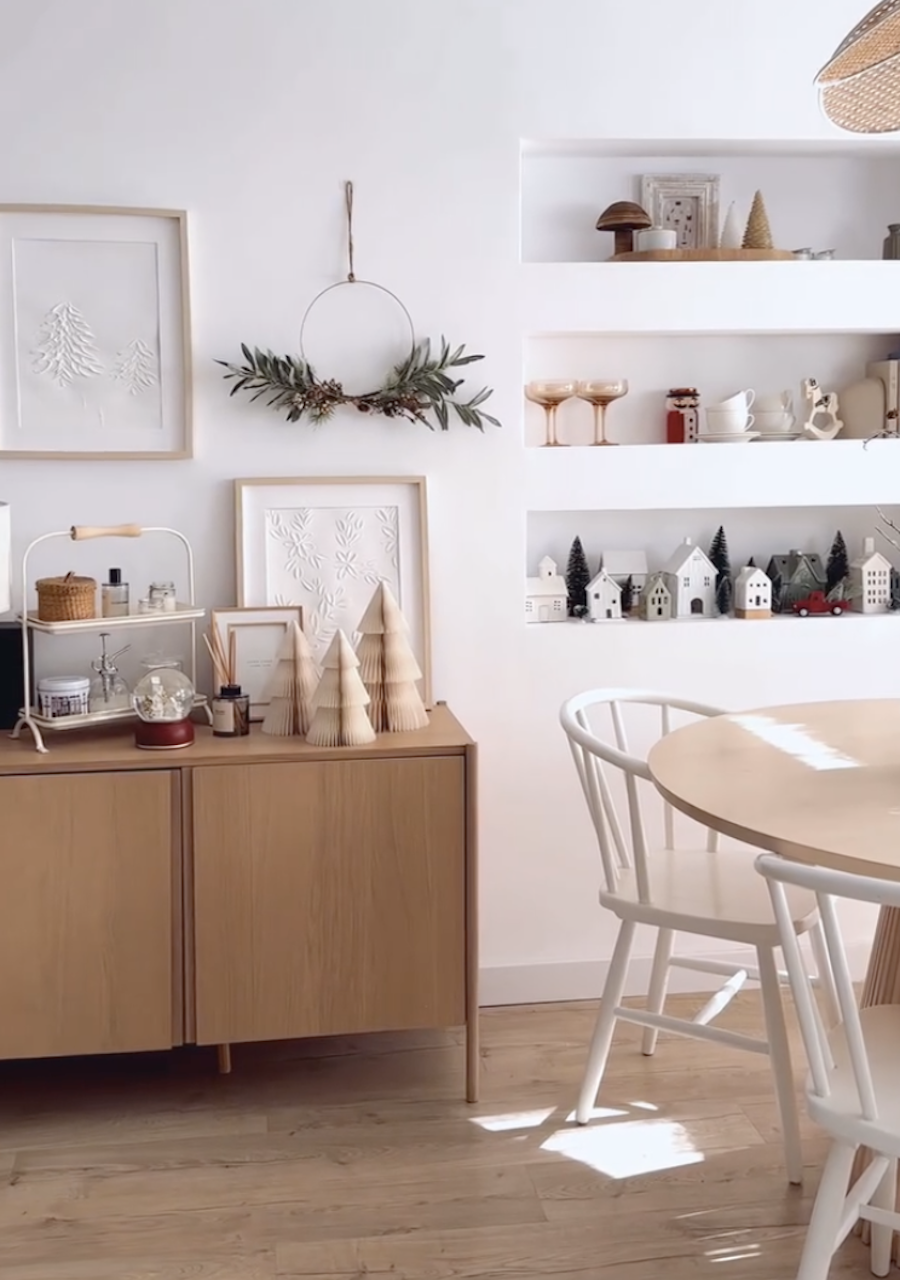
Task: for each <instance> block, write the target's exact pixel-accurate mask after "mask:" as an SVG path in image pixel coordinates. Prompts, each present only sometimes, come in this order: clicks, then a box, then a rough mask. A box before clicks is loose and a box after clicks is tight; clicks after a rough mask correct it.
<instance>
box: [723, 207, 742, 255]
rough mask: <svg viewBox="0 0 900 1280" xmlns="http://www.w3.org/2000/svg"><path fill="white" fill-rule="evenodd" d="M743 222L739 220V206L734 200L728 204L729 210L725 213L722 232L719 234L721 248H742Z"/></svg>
mask: <svg viewBox="0 0 900 1280" xmlns="http://www.w3.org/2000/svg"><path fill="white" fill-rule="evenodd" d="M742 238H743V237H742V236H741V224H740V222H739V221H738V216H737V207H736V205H735V203H734V201H733V200H732V202H731V204H730V205H729V206H728V212H727V213H726V214H725V221H724V222H723V223H722V234H721V235H720V236H719V248H720V249H740V248H741V241H742Z"/></svg>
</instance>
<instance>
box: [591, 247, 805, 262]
mask: <svg viewBox="0 0 900 1280" xmlns="http://www.w3.org/2000/svg"><path fill="white" fill-rule="evenodd" d="M793 261H795V259H794V255H793V254H792V253H791V251H790V249H635V250H634V251H633V252H632V253H617V254H614V255H613V257H612V258H610V262H793Z"/></svg>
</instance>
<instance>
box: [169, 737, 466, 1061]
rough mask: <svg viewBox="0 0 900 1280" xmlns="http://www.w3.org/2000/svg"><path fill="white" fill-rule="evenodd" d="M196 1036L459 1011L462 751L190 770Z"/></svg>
mask: <svg viewBox="0 0 900 1280" xmlns="http://www.w3.org/2000/svg"><path fill="white" fill-rule="evenodd" d="M193 786H194V794H193V812H194V912H195V937H196V1016H197V1041H198V1043H200V1044H216V1043H229V1042H235V1043H237V1042H240V1041H249V1040H276V1039H290V1038H293V1037H301V1036H316V1035H332V1034H339V1033H343V1032H361V1031H381V1030H396V1031H400V1030H407V1029H411V1028H415V1027H439V1026H457V1025H460V1024H461V1023H463V1022H464V1021H465V1016H466V1007H465V887H466V886H465V772H464V761H463V758H462V757H461V756H432V757H409V758H401V759H375V760H356V761H333V762H331V761H329V762H318V763H317V762H309V763H284V764H251V765H233V766H214V767H209V768H200V769H197V770H195V771H194V784H193Z"/></svg>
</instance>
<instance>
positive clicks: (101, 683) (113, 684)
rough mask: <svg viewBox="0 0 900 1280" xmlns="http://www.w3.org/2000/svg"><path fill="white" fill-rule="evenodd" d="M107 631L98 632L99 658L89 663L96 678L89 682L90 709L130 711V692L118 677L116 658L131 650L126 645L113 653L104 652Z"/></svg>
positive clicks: (107, 637)
mask: <svg viewBox="0 0 900 1280" xmlns="http://www.w3.org/2000/svg"><path fill="white" fill-rule="evenodd" d="M108 639H109V632H108V631H101V632H100V649H101V652H100V657H99V658H97V660H96V661H95V662H92V663H91V667H92V668H93V670H94V671H96V672H97V676H96V678H95V679H94V680H92V681H91V692H90V709H91V711H92V712H96V711H128V710H130V709H131V690H130V689H129V688H128V685H127V684H126V683H125V681H124V680H123V679H122V677H121V676H120V675H119V671H118V668H117V667H116V658H118V657H120V656H121V655H122V654H123V653H125V652H127V650H128V649H130V648H131V645H130V644H126V645H125V647H124V648H123V649H118V650H116V652H115V653H107V652H106V642H107V640H108Z"/></svg>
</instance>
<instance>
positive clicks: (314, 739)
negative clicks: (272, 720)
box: [306, 631, 375, 747]
mask: <svg viewBox="0 0 900 1280" xmlns="http://www.w3.org/2000/svg"><path fill="white" fill-rule="evenodd" d="M368 705H369V695H368V694H367V693H366V687H365V685H364V684H363V682H362V680H360V678H359V659H358V658H357V656H356V654H355V653H354V652H353V646H352V645H351V643H350V641H349V640H348V639H347V637H346V636H345V635H344V633H343V631H338V632H337V633H336V634H335V637H334V639H333V640H332V642H331V644H330V646H329V648H328V652H327V653H326V654H325V658H324V661H323V662H322V679H321V680H320V681H319V687H318V689H316V693H315V697H314V698H313V708H314V710H313V719H312V724H311V725H310V728H309V733H308V734H307V735H306V741H307V742H309V743H311V744H312V746H314V747H361V746H364V745H365V744H366V743H367V742H374V741H375V730H374V729H373V728H372V725H371V722H370V720H369V717H368V715H367V714H366V707H367V706H368Z"/></svg>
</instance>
